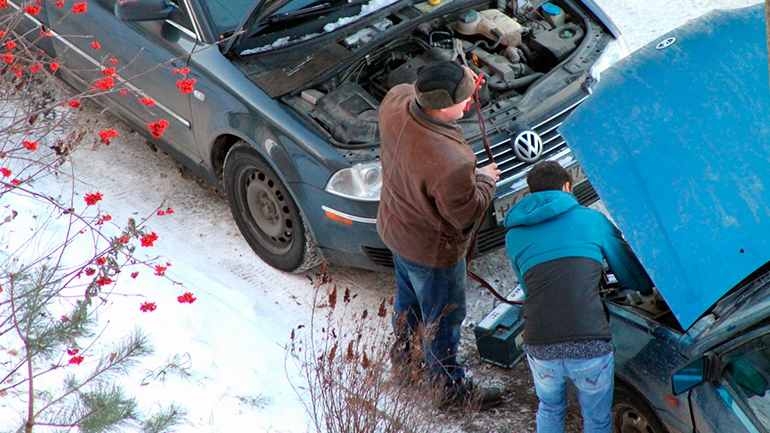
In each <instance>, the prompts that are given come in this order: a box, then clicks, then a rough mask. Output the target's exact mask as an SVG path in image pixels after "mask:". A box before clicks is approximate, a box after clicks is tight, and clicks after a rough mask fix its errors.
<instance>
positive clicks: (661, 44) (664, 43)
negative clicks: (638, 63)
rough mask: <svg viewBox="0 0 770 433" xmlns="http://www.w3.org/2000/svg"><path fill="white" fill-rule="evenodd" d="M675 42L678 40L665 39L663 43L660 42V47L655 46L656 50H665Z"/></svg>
mask: <svg viewBox="0 0 770 433" xmlns="http://www.w3.org/2000/svg"><path fill="white" fill-rule="evenodd" d="M674 42H676V38H666V39H663V40H662V41H660V42H658V45H656V46H655V49H656V50H662V49H663V48H668V47H670V46H671V45H673V44H674Z"/></svg>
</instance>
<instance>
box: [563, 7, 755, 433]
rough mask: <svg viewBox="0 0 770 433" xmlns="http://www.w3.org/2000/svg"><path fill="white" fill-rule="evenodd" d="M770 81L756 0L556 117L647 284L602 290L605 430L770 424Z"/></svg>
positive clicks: (680, 35) (664, 47) (676, 37)
mask: <svg viewBox="0 0 770 433" xmlns="http://www.w3.org/2000/svg"><path fill="white" fill-rule="evenodd" d="M768 82H769V80H768V55H767V38H766V27H765V9H764V6H763V4H757V5H755V6H751V7H747V8H742V9H734V10H719V11H713V12H711V13H709V14H707V15H705V16H703V17H701V18H699V19H697V20H693V21H690V22H688V23H687V24H685V25H683V26H681V27H679V28H677V29H676V30H674V31H671V32H670V33H668V34H667V35H665V36H663V37H662V38H660V39H659V40H658V41H656V42H654V43H652V44H650V45H648V46H646V47H644V48H643V49H641V50H639V51H638V52H635V53H634V54H632V55H631V56H630V57H628V58H626V59H625V60H623V61H621V62H619V63H617V64H616V65H615V67H613V68H611V69H610V70H609V71H606V72H605V73H604V75H603V78H602V82H601V83H600V85H599V86H597V89H596V92H595V93H594V95H593V96H592V97H591V98H590V99H589V100H588V101H586V103H585V104H583V105H581V106H580V107H579V108H578V109H577V110H576V111H575V112H574V113H573V114H572V115H571V116H570V117H569V118H568V119H567V120H566V121H565V123H564V124H563V125H562V127H561V129H560V132H561V133H562V134H563V136H564V137H565V139H566V140H567V142H568V143H569V145H570V147H571V148H572V150H573V153H574V155H575V156H576V157H577V159H578V161H579V162H580V164H581V166H582V167H583V169H584V170H585V172H586V174H587V175H588V178H589V179H591V182H592V184H593V185H594V187H595V189H596V191H597V192H598V194H599V196H600V197H601V198H602V200H603V201H604V203H605V205H606V206H607V209H608V211H609V213H610V214H611V215H612V217H613V218H614V219H615V221H616V223H617V224H618V226H619V228H620V229H621V230H622V232H623V234H624V236H625V237H626V238H627V240H628V241H629V244H630V245H631V246H632V248H633V249H634V251H635V252H636V254H637V256H638V257H639V259H640V261H641V262H642V264H643V265H644V267H645V268H646V269H647V271H648V273H649V275H650V276H651V278H652V280H653V281H654V283H655V285H656V287H657V289H658V292H659V296H655V297H649V298H647V299H644V298H641V297H639V296H638V295H637V296H635V295H634V294H628V293H626V291H624V290H623V289H622V288H617V287H615V288H608V289H607V290H606V292H605V304H606V306H607V308H608V310H609V315H610V325H611V328H612V333H613V341H614V343H615V346H616V355H615V356H616V364H615V365H616V367H615V370H616V377H617V381H616V390H615V399H614V404H613V412H614V431H615V432H650V433H652V432H666V431H668V432H671V433H674V432H694V431H697V432H704V433H705V432H714V433H726V432H731V433H732V432H767V431H770V243H768V239H770V88H769V87H768Z"/></svg>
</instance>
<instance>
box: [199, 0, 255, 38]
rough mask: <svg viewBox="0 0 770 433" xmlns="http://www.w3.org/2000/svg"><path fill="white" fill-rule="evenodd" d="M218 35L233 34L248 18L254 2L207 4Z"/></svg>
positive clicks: (236, 0) (228, 0)
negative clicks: (247, 15)
mask: <svg viewBox="0 0 770 433" xmlns="http://www.w3.org/2000/svg"><path fill="white" fill-rule="evenodd" d="M205 4H206V8H207V9H208V13H209V17H210V18H211V22H212V23H213V25H214V27H215V29H216V32H217V34H220V35H225V34H229V33H232V32H233V31H234V30H235V29H236V28H237V27H238V26H239V25H240V24H241V21H243V20H244V18H246V14H247V13H248V12H249V10H250V9H251V6H252V5H253V4H254V0H210V1H207V2H206V3H205Z"/></svg>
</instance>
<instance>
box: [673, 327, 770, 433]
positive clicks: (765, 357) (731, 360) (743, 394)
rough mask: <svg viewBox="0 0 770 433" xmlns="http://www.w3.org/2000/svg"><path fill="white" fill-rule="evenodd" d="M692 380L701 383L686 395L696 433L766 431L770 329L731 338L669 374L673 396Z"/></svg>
mask: <svg viewBox="0 0 770 433" xmlns="http://www.w3.org/2000/svg"><path fill="white" fill-rule="evenodd" d="M699 366H701V367H699ZM693 372H695V374H691V373H693ZM711 372H713V373H711ZM688 374H689V376H688ZM699 378H702V379H699ZM691 379H695V382H693V385H694V384H695V383H698V382H699V381H700V383H699V384H697V385H695V386H693V387H692V389H690V390H689V391H688V392H689V396H688V397H689V399H690V402H691V406H692V419H693V424H694V426H695V430H696V431H698V432H713V433H721V432H728V431H729V432H750V433H767V432H770V329H768V328H767V327H762V328H760V329H758V330H756V331H753V332H752V333H751V334H749V335H743V336H739V337H737V338H735V339H731V340H730V341H728V342H726V343H725V344H723V345H722V346H721V347H717V348H716V349H714V350H713V351H711V352H709V353H707V354H706V355H705V356H704V357H702V358H696V359H695V360H693V361H692V362H690V363H689V364H688V365H685V366H683V367H682V368H681V369H679V370H678V371H676V372H675V373H674V374H673V377H672V383H673V388H674V392H677V386H678V384H684V383H686V382H687V380H691ZM684 388H688V386H687V385H684Z"/></svg>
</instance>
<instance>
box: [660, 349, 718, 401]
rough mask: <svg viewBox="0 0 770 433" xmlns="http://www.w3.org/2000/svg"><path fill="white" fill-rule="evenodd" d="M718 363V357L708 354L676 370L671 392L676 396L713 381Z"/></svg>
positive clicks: (672, 377)
mask: <svg viewBox="0 0 770 433" xmlns="http://www.w3.org/2000/svg"><path fill="white" fill-rule="evenodd" d="M717 362H718V360H717V357H716V355H714V354H713V353H707V354H705V355H703V356H701V357H699V358H696V359H694V360H692V361H690V362H688V363H687V364H684V365H683V366H681V367H679V368H677V369H676V370H674V373H673V374H672V375H671V390H672V392H673V393H674V395H678V394H681V393H683V392H685V391H689V390H690V389H692V388H694V387H696V386H698V385H700V384H701V383H703V382H708V381H711V380H713V379H714V377H713V376H714V374H713V372H714V371H715V368H716V365H717Z"/></svg>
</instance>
